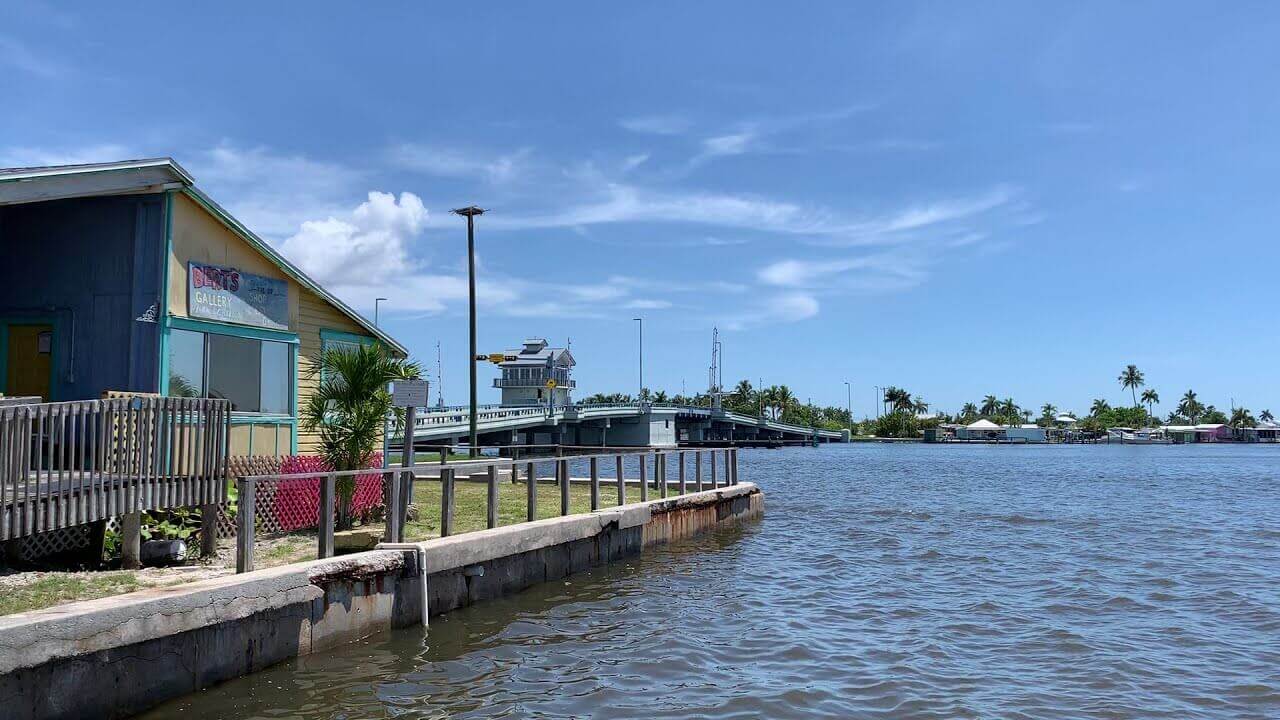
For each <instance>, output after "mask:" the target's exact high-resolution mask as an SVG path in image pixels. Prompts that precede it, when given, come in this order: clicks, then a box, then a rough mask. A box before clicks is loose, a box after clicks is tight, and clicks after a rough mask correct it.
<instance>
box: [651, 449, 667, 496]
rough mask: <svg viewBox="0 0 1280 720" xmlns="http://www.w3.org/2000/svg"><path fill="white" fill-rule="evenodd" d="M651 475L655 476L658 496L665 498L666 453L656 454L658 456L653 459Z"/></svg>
mask: <svg viewBox="0 0 1280 720" xmlns="http://www.w3.org/2000/svg"><path fill="white" fill-rule="evenodd" d="M653 474H654V475H656V476H657V477H656V478H654V479H655V480H657V481H658V494H659V496H660V497H666V496H667V454H666V453H658V455H657V456H656V457H655V464H654V468H653Z"/></svg>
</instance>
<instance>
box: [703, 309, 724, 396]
mask: <svg viewBox="0 0 1280 720" xmlns="http://www.w3.org/2000/svg"><path fill="white" fill-rule="evenodd" d="M721 377H722V376H721V374H720V329H719V328H717V327H713V328H711V367H709V368H707V395H709V396H710V397H711V407H712V408H714V409H717V410H718V409H720V396H721V395H722V394H723V393H722V390H723V388H721V387H720V382H721Z"/></svg>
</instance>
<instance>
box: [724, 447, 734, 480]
mask: <svg viewBox="0 0 1280 720" xmlns="http://www.w3.org/2000/svg"><path fill="white" fill-rule="evenodd" d="M732 452H733V451H732V450H731V449H729V448H725V449H724V484H725V485H726V486H728V485H732V484H733V465H732V463H730V461H729V454H730V453H732Z"/></svg>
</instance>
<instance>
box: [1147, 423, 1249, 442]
mask: <svg viewBox="0 0 1280 720" xmlns="http://www.w3.org/2000/svg"><path fill="white" fill-rule="evenodd" d="M1161 429H1162V430H1164V433H1165V437H1167V438H1169V439H1170V440H1172V441H1173V442H1175V443H1211V442H1231V440H1233V439H1234V430H1233V429H1232V427H1231V426H1230V425H1224V424H1222V423H1200V424H1199V425H1165V426H1164V427H1163V428H1161Z"/></svg>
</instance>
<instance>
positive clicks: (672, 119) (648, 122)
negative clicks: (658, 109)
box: [618, 113, 693, 135]
mask: <svg viewBox="0 0 1280 720" xmlns="http://www.w3.org/2000/svg"><path fill="white" fill-rule="evenodd" d="M618 124H619V125H621V126H622V127H624V128H626V129H627V130H630V131H631V132H636V133H644V134H647V135H681V134H683V133H685V132H687V131H688V130H689V128H691V127H693V121H692V120H690V119H689V118H688V117H687V116H685V115H679V114H675V113H671V114H666V115H641V116H639V117H633V118H624V119H622V120H619V121H618Z"/></svg>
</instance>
